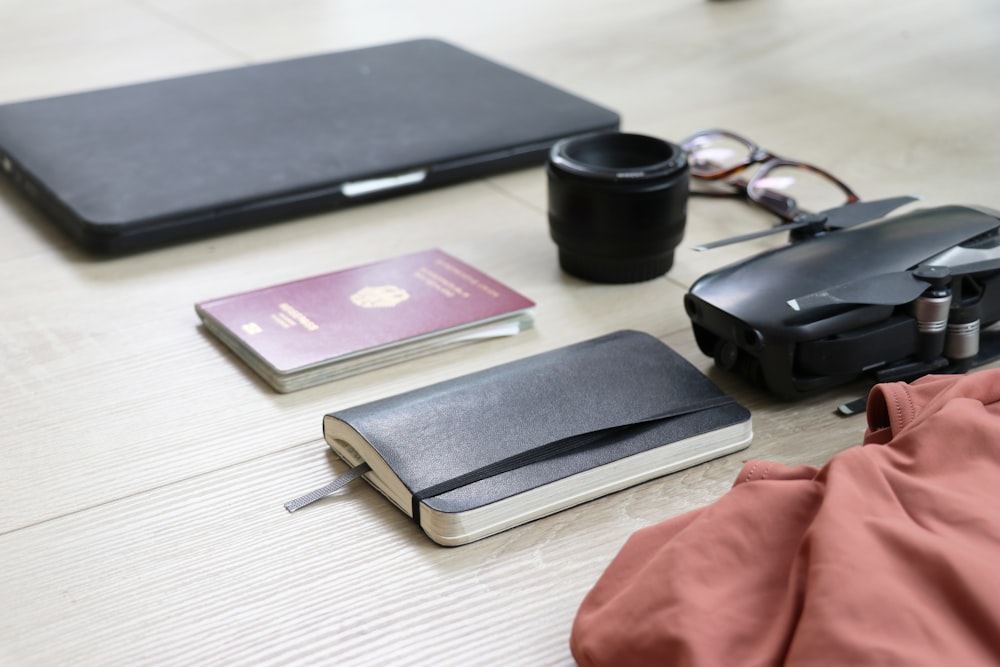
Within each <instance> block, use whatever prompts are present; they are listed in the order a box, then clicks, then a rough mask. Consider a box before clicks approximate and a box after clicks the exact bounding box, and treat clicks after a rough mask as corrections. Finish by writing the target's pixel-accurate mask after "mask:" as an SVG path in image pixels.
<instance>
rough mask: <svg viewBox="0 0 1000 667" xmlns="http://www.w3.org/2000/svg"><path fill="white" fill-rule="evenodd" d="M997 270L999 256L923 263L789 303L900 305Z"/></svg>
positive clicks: (803, 306)
mask: <svg viewBox="0 0 1000 667" xmlns="http://www.w3.org/2000/svg"><path fill="white" fill-rule="evenodd" d="M998 270H1000V258H997V259H986V260H982V261H979V262H971V263H969V264H963V265H960V266H950V267H949V266H935V265H927V264H921V265H920V266H918V267H916V268H915V269H911V270H908V271H893V272H890V273H882V274H879V275H877V276H870V277H868V278H864V279H861V280H852V281H850V282H846V283H842V284H840V285H835V286H833V287H829V288H827V289H824V290H819V291H817V292H813V293H811V294H806V295H804V296H800V297H796V298H794V299H789V300H788V301H787V302H786V303H788V305H789V306H790V307H791V308H792V309H793V310H799V311H801V310H808V309H810V308H818V307H820V306H829V305H833V304H838V303H846V304H855V305H874V306H900V305H903V304H905V303H909V302H910V301H913V300H914V299H916V298H917V297H918V296H920V295H921V294H923V293H924V292H925V291H927V288H928V287H933V286H938V285H942V284H946V283H947V282H948V281H949V280H950V279H951V278H959V277H961V276H969V275H975V274H977V273H986V272H988V271H998Z"/></svg>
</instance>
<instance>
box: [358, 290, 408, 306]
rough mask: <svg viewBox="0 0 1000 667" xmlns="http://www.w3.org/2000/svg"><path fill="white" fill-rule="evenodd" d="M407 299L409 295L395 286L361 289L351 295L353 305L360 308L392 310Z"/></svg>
mask: <svg viewBox="0 0 1000 667" xmlns="http://www.w3.org/2000/svg"><path fill="white" fill-rule="evenodd" d="M409 298H410V295H409V293H407V291H406V290H405V289H403V288H402V287H397V286H396V285H380V286H378V287H363V288H361V289H359V290H358V291H357V292H355V293H354V294H352V295H351V301H352V302H353V303H354V305H356V306H361V307H362V308H392V307H393V306H395V305H397V304H400V303H402V302H403V301H406V300H407V299H409Z"/></svg>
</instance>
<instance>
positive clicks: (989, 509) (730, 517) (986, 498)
mask: <svg viewBox="0 0 1000 667" xmlns="http://www.w3.org/2000/svg"><path fill="white" fill-rule="evenodd" d="M570 646H571V649H572V652H573V656H574V657H575V659H576V660H577V662H578V663H579V664H580V665H583V666H584V667H590V666H597V665H615V666H616V667H624V666H627V665H643V666H647V665H667V666H681V665H683V666H685V667H696V666H703V665H704V666H711V667H716V666H729V665H734V666H740V667H747V666H754V665H803V666H804V665H809V666H813V665H815V666H820V665H822V666H824V667H826V666H829V665H851V666H858V665H908V666H912V665H928V666H931V665H933V666H934V667H940V666H944V665H956V666H958V665H961V666H962V667H971V666H975V665H992V666H995V665H1000V370H986V371H980V372H978V373H973V374H969V375H961V376H928V377H925V378H922V379H920V380H917V381H916V382H914V383H912V384H906V383H901V382H900V383H886V384H881V385H878V386H876V387H875V388H874V389H873V390H872V393H871V395H870V397H869V401H868V429H867V431H866V433H865V436H864V445H863V446H856V447H851V448H850V449H847V450H845V451H842V452H840V453H839V454H837V455H836V456H834V457H833V458H832V459H831V460H830V461H829V462H828V463H827V465H825V466H823V467H822V468H815V467H811V466H797V467H789V466H785V465H781V464H778V463H766V462H763V461H750V462H748V463H747V464H746V466H745V467H744V468H743V470H742V472H741V473H740V476H739V478H738V479H737V480H736V482H735V484H734V485H733V488H732V489H731V490H730V491H729V492H728V493H727V494H726V495H724V496H723V497H722V498H720V499H719V500H717V501H716V502H715V503H713V504H711V505H709V506H706V507H703V508H700V509H697V510H694V511H692V512H689V513H687V514H684V515H681V516H678V517H676V518H673V519H670V520H667V521H664V522H663V523H660V524H658V525H655V526H651V527H649V528H646V529H643V530H640V531H638V532H637V533H635V534H634V535H633V536H632V537H631V538H630V539H629V540H628V541H627V542H626V543H625V545H624V546H623V547H622V549H621V551H620V553H619V554H618V555H617V556H616V557H615V559H614V560H613V561H612V562H611V564H610V565H609V566H608V568H607V570H606V571H605V573H604V574H603V575H602V576H601V578H600V579H599V580H598V582H597V583H596V585H595V586H594V588H593V589H592V590H591V591H590V593H589V594H588V595H587V596H586V598H585V599H584V601H583V603H582V604H581V607H580V609H579V612H578V614H577V617H576V620H575V622H574V625H573V631H572V636H571V640H570Z"/></svg>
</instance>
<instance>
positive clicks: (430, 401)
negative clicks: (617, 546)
mask: <svg viewBox="0 0 1000 667" xmlns="http://www.w3.org/2000/svg"><path fill="white" fill-rule="evenodd" d="M698 404H706V405H713V406H714V407H711V408H709V409H705V410H700V411H696V412H691V413H689V414H684V415H681V416H678V417H675V418H672V419H667V420H664V421H659V422H654V423H648V424H642V425H639V426H636V427H634V428H632V429H629V430H628V431H626V432H624V433H619V434H616V435H615V436H613V437H610V438H609V439H608V440H605V441H602V442H600V443H598V444H595V445H594V446H591V447H586V448H583V449H581V450H578V451H574V452H571V453H568V454H564V455H561V456H559V457H557V458H552V459H547V460H543V461H539V462H537V463H532V464H530V465H527V466H523V467H520V468H518V469H516V470H512V471H509V472H505V473H502V474H500V475H496V476H493V477H489V478H487V479H483V480H482V481H478V482H475V483H472V484H469V485H467V486H464V487H462V488H459V489H456V490H454V491H450V492H447V493H444V494H442V495H439V496H435V497H432V498H427V499H425V500H424V501H423V502H424V504H426V505H427V506H428V507H430V508H432V509H435V510H438V511H440V512H461V511H466V510H469V509H474V508H476V507H480V506H483V505H486V504H489V503H491V502H495V501H497V500H500V499H503V498H507V497H510V496H512V495H515V494H518V493H521V492H524V491H526V490H529V489H532V488H535V487H538V486H541V485H544V484H547V483H550V482H552V481H555V480H558V479H562V478H564V477H568V476H570V475H573V474H576V473H578V472H582V471H585V470H589V469H591V468H595V467H598V466H601V465H604V464H606V463H610V462H612V461H616V460H618V459H620V458H623V457H626V456H631V455H633V454H637V453H640V452H644V451H647V450H649V449H652V448H655V447H660V446H663V445H665V444H668V443H671V442H677V441H680V440H683V439H685V438H689V437H692V436H695V435H698V434H702V433H707V432H709V431H713V430H717V429H721V428H724V427H727V426H732V425H735V424H739V423H742V422H745V421H748V420H749V419H750V413H749V411H748V410H746V409H745V408H744V407H742V406H740V405H739V404H738V403H736V401H734V400H732V399H731V398H730V397H728V396H727V395H726V394H725V393H724V392H722V390H721V389H719V388H718V387H717V386H716V385H715V384H714V383H713V382H712V381H711V380H710V379H709V378H707V377H706V376H705V375H703V374H702V373H701V372H700V371H699V370H698V369H697V368H695V367H694V366H693V365H691V364H690V363H689V362H688V361H687V360H686V359H684V358H683V357H681V356H680V355H679V354H677V353H676V352H675V351H674V350H672V349H671V348H670V347H668V346H667V345H665V344H664V343H662V342H661V341H660V340H658V339H656V338H655V337H653V336H650V335H649V334H646V333H641V332H638V331H620V332H616V333H613V334H609V335H607V336H602V337H600V338H596V339H592V340H589V341H584V342H582V343H577V344H575V345H570V346H567V347H564V348H559V349H556V350H552V351H550V352H546V353H543V354H540V355H535V356H533V357H528V358H526V359H521V360H518V361H515V362H512V363H508V364H503V365H501V366H497V367H494V368H490V369H487V370H484V371H480V372H478V373H473V374H471V375H466V376H462V377H459V378H455V379H453V380H449V381H446V382H442V383H438V384H435V385H431V386H429V387H424V388H421V389H417V390H415V391H412V392H408V393H405V394H400V395H398V396H393V397H389V398H385V399H382V400H379V401H375V402H373V403H368V404H365V405H361V406H358V407H355V408H350V409H347V410H342V411H339V412H336V413H333V414H331V415H329V417H330V418H335V419H339V420H341V421H344V422H346V423H347V424H349V425H350V426H351V427H352V428H354V429H355V430H356V431H357V432H358V433H359V434H360V435H361V436H362V437H364V438H365V440H367V441H368V442H369V443H370V444H371V445H372V447H374V448H375V449H376V451H378V452H379V454H380V455H381V456H382V457H383V459H384V460H385V461H386V463H387V464H388V465H389V467H390V468H392V470H393V471H394V472H395V473H396V474H397V476H398V477H399V478H400V480H401V481H402V482H403V484H404V485H405V486H406V487H407V488H408V489H409V490H410V491H411V493H414V492H417V491H419V490H423V489H427V488H430V487H432V486H434V485H436V484H439V483H441V482H444V481H446V480H450V479H453V478H457V477H459V476H461V475H463V474H465V473H467V472H469V471H471V470H475V469H478V468H480V467H482V466H485V465H488V464H490V463H493V462H496V461H500V460H503V459H506V458H508V457H510V456H512V455H515V454H518V453H521V452H524V451H526V450H529V449H533V448H536V447H539V446H542V445H544V444H546V443H550V442H554V441H558V440H560V439H563V438H567V437H570V436H574V435H578V434H581V433H589V432H593V431H599V430H601V429H605V428H609V427H614V426H619V425H622V424H629V423H635V422H638V421H640V420H643V419H646V418H648V417H650V416H652V415H656V414H660V413H662V412H665V411H669V410H670V409H672V408H676V407H677V406H682V405H684V406H687V405H698Z"/></svg>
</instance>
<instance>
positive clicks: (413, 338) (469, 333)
mask: <svg viewBox="0 0 1000 667" xmlns="http://www.w3.org/2000/svg"><path fill="white" fill-rule="evenodd" d="M534 305H535V304H534V302H532V301H531V300H530V299H528V298H526V297H524V296H523V295H521V294H519V293H517V292H515V291H514V290H512V289H510V288H509V287H507V286H505V285H504V284H502V283H500V282H498V281H497V280H494V279H493V278H491V277H489V276H487V275H486V274H484V273H482V272H481V271H479V270H477V269H475V268H473V267H471V266H469V265H468V264H466V263H464V262H462V261H460V260H458V259H456V258H454V257H452V256H451V255H448V254H447V253H445V252H442V251H441V250H428V251H425V252H419V253H415V254H411V255H404V256H401V257H395V258H392V259H387V260H383V261H380V262H375V263H373V264H367V265H364V266H358V267H354V268H350V269H346V270H343V271H337V272H334V273H327V274H324V275H320V276H315V277H312V278H305V279H303V280H297V281H294V282H290V283H284V284H281V285H275V286H272V287H265V288H263V289H257V290H253V291H250V292H244V293H241V294H236V295H233V296H227V297H223V298H220V299H213V300H209V301H203V302H201V303H198V304H196V305H195V311H196V312H197V313H198V316H199V317H200V318H201V320H202V322H203V323H204V324H205V327H206V328H207V329H208V330H209V331H211V332H212V333H213V334H214V335H216V336H217V337H218V338H219V339H220V340H222V341H223V342H224V343H225V344H226V345H227V346H228V347H229V348H230V349H232V350H233V351H234V352H235V353H236V354H237V355H238V356H239V357H240V358H241V359H242V360H243V361H244V362H246V363H247V364H248V365H249V366H250V367H251V368H253V369H254V370H255V371H257V372H258V373H259V374H260V375H261V376H262V377H263V378H264V379H265V380H267V382H268V383H269V384H270V385H271V386H272V387H274V388H275V389H277V390H278V391H283V392H284V391H293V390H295V389H301V388H304V387H308V386H312V385H315V384H318V383H320V382H327V381H330V380H333V379H337V378H339V377H345V376H347V375H353V374H355V373H359V372H363V371H366V370H370V369H372V368H377V367H380V366H385V365H388V364H391V363H396V362H399V361H404V360H406V359H410V358H413V357H416V356H421V355H424V354H428V353H430V352H434V351H437V350H441V349H444V348H447V347H452V346H455V345H458V344H462V343H466V342H469V341H472V340H478V339H482V338H492V337H497V336H509V335H513V334H516V333H518V332H520V331H522V330H524V329H526V328H529V327H530V326H531V324H532V322H533V314H532V312H531V310H530V309H531V308H532V307H533V306H534Z"/></svg>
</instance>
